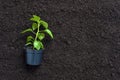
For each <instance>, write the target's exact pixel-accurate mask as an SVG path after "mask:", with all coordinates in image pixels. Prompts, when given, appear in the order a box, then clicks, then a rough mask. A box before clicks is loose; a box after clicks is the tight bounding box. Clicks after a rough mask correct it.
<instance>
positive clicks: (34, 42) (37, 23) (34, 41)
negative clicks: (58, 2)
mask: <svg viewBox="0 0 120 80" xmlns="http://www.w3.org/2000/svg"><path fill="white" fill-rule="evenodd" d="M30 20H31V21H32V22H33V23H32V27H31V28H28V29H25V30H23V31H22V32H21V33H26V32H31V33H33V34H34V36H31V35H29V36H28V37H27V40H26V46H32V48H33V49H36V50H40V49H44V45H43V43H42V40H43V39H44V38H45V35H46V34H45V33H47V34H48V35H49V36H50V37H51V38H52V39H53V34H52V32H51V30H50V29H48V23H47V22H45V21H43V20H41V18H40V17H39V16H37V15H33V17H32V18H30ZM41 28H42V29H41Z"/></svg>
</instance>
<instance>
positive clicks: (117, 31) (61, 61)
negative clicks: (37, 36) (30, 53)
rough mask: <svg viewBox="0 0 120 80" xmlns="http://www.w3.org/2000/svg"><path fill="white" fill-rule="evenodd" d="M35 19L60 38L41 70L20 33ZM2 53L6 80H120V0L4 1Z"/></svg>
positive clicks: (0, 7)
mask: <svg viewBox="0 0 120 80" xmlns="http://www.w3.org/2000/svg"><path fill="white" fill-rule="evenodd" d="M32 14H36V15H39V16H41V18H42V19H44V20H45V21H47V22H48V23H49V27H50V29H51V30H52V31H53V33H54V40H53V41H49V42H48V43H47V44H45V45H46V50H45V51H44V55H43V62H42V64H41V66H39V67H35V68H34V67H30V66H26V65H25V62H24V55H23V46H24V44H25V39H26V36H23V35H21V34H20V32H21V31H22V30H23V29H26V28H28V27H30V26H31V22H30V21H29V18H30V17H31V16H32ZM0 48H1V49H0V80H13V79H14V80H120V1H119V0H0Z"/></svg>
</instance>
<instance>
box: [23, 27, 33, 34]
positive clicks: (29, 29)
mask: <svg viewBox="0 0 120 80" xmlns="http://www.w3.org/2000/svg"><path fill="white" fill-rule="evenodd" d="M26 32H32V29H31V28H28V29H25V30H23V31H22V32H21V33H22V34H23V33H26Z"/></svg>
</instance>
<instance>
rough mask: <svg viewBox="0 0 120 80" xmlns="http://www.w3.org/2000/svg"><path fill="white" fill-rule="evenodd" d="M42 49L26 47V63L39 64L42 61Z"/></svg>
mask: <svg viewBox="0 0 120 80" xmlns="http://www.w3.org/2000/svg"><path fill="white" fill-rule="evenodd" d="M42 54H43V50H33V49H31V48H26V55H25V56H26V63H27V64H28V65H36V66H37V65H40V64H41V61H42Z"/></svg>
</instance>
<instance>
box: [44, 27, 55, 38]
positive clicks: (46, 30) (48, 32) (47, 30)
mask: <svg viewBox="0 0 120 80" xmlns="http://www.w3.org/2000/svg"><path fill="white" fill-rule="evenodd" d="M44 32H46V33H47V34H48V35H49V36H50V37H51V38H52V39H53V34H52V32H51V31H50V30H49V29H45V30H44Z"/></svg>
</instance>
